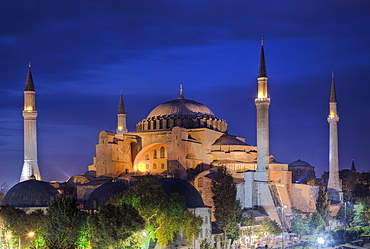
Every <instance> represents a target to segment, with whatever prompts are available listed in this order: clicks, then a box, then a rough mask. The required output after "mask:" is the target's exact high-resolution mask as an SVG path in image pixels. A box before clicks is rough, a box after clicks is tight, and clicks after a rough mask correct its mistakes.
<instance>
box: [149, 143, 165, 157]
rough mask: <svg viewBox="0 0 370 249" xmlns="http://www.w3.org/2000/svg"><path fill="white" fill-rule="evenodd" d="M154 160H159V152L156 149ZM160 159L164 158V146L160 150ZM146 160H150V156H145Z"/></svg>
mask: <svg viewBox="0 0 370 249" xmlns="http://www.w3.org/2000/svg"><path fill="white" fill-rule="evenodd" d="M153 158H154V159H155V158H158V151H157V150H156V149H154V150H153ZM159 158H164V147H163V146H162V147H161V148H160V149H159ZM145 160H150V156H149V154H145Z"/></svg>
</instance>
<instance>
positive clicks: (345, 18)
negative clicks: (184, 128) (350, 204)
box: [0, 0, 370, 185]
mask: <svg viewBox="0 0 370 249" xmlns="http://www.w3.org/2000/svg"><path fill="white" fill-rule="evenodd" d="M0 19H1V22H0V55H1V56H0V61H1V64H0V65H1V66H0V94H1V98H0V105H1V108H0V128H1V129H0V158H1V163H0V167H1V171H0V172H1V174H0V182H4V181H7V182H8V183H9V185H13V184H14V183H16V182H17V181H18V179H19V176H20V172H21V168H22V165H23V117H22V108H23V88H24V84H25V79H26V75H27V64H28V61H31V64H32V72H33V78H34V83H35V88H36V101H37V103H36V107H37V111H38V112H39V117H38V120H37V121H38V144H39V149H38V153H39V167H40V170H41V174H42V176H43V179H44V180H66V179H67V178H68V177H69V176H71V175H73V174H78V173H81V172H83V171H85V170H86V169H87V166H88V165H89V164H91V163H92V157H93V156H94V153H95V144H96V142H97V134H98V132H99V131H100V130H111V131H114V130H115V128H116V112H117V107H118V100H119V92H120V90H121V89H122V92H123V96H124V99H125V105H126V111H127V114H128V116H127V119H128V128H129V130H130V131H133V130H134V129H135V124H136V123H138V122H139V121H140V120H142V119H143V118H145V117H146V116H147V115H148V114H149V112H150V111H151V110H152V109H153V108H154V107H156V106H157V105H159V104H161V103H163V102H166V101H168V100H171V99H175V98H177V96H178V93H179V84H183V88H184V96H185V97H186V98H189V99H192V100H196V101H198V102H201V103H203V104H205V105H207V106H208V107H209V108H210V109H211V110H212V111H213V112H214V113H215V114H216V116H218V117H220V118H223V119H225V120H226V121H227V122H228V123H229V133H231V134H233V135H238V136H242V137H245V138H246V139H247V142H248V143H250V144H253V145H255V144H256V135H255V134H256V132H255V106H254V98H255V97H256V93H257V80H256V77H257V72H258V63H259V53H260V38H261V37H262V36H264V37H265V55H266V64H267V73H268V77H269V94H270V97H271V106H270V138H271V142H270V145H271V148H270V152H271V154H272V155H274V156H275V158H276V159H277V161H280V162H284V163H290V162H292V161H294V160H296V159H297V157H298V155H301V158H302V160H305V161H307V162H309V163H311V164H312V165H313V166H316V171H317V175H318V176H320V175H321V173H322V172H323V171H324V170H328V130H329V125H328V123H327V120H326V118H327V115H328V113H329V111H328V110H329V104H328V101H329V94H330V82H331V71H332V70H334V71H335V80H336V89H337V99H338V113H339V116H340V121H339V124H338V129H339V152H340V158H339V159H340V168H341V169H344V168H349V167H350V165H351V160H352V159H353V158H354V159H355V162H356V166H357V168H358V169H359V170H360V171H368V170H369V165H368V158H367V155H366V154H367V153H369V149H370V132H369V131H370V130H369V122H370V117H369V107H370V100H369V97H368V94H369V92H370V82H369V81H370V80H369V79H370V70H369V69H370V60H369V59H370V49H369V47H370V46H369V45H370V32H369V28H368V25H369V23H370V2H369V1H367V0H362V1H358V0H352V1H348V0H327V1H322V0H311V1H293V0H291V1H286V0H279V1H276V0H266V1H264V0H256V1H245V0H232V1H224V0H223V1H221V0H212V1H211V0H209V1H206V0H203V1H191V0H186V1H185V0H183V1H181V0H178V1H176V0H167V1H161V0H159V1H152V0H146V1H140V0H135V1H132V0H130V1H129V0H122V1H109V0H108V1H100V0H86V1H82V0H74V1H44V0H40V1H4V2H2V6H1V8H0Z"/></svg>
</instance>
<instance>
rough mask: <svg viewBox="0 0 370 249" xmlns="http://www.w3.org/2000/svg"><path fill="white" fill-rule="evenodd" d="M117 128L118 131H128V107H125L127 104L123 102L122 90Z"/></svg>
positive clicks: (118, 132)
mask: <svg viewBox="0 0 370 249" xmlns="http://www.w3.org/2000/svg"><path fill="white" fill-rule="evenodd" d="M117 123H118V124H117V130H116V133H117V134H120V133H126V132H127V128H126V109H125V104H124V102H123V97H122V90H121V92H120V97H119V103H118V113H117Z"/></svg>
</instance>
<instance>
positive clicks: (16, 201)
mask: <svg viewBox="0 0 370 249" xmlns="http://www.w3.org/2000/svg"><path fill="white" fill-rule="evenodd" d="M57 194H58V191H57V190H56V189H55V188H54V187H53V186H51V185H50V184H49V183H47V182H43V181H38V180H35V179H32V180H27V181H23V182H20V183H18V184H16V185H14V186H13V187H12V188H11V189H10V190H9V191H8V193H7V194H6V195H5V197H4V199H3V203H2V204H3V205H11V206H14V207H47V206H49V201H50V197H52V196H55V195H57Z"/></svg>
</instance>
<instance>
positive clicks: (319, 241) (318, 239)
mask: <svg viewBox="0 0 370 249" xmlns="http://www.w3.org/2000/svg"><path fill="white" fill-rule="evenodd" d="M317 243H319V244H320V245H322V244H324V243H325V239H324V238H323V237H318V238H317Z"/></svg>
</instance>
